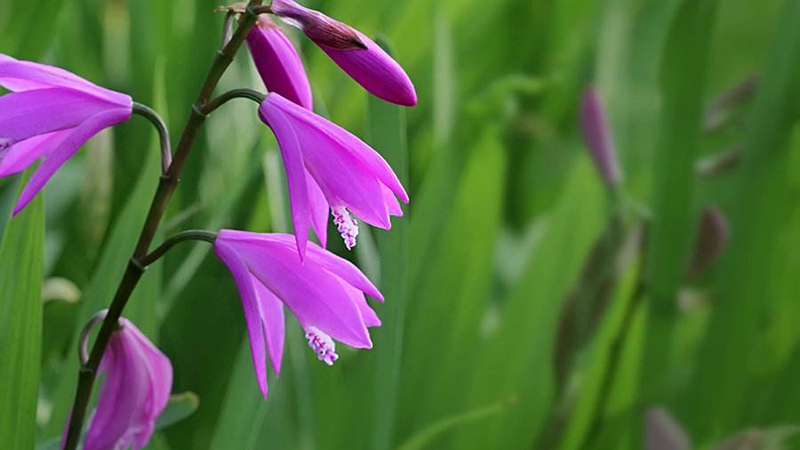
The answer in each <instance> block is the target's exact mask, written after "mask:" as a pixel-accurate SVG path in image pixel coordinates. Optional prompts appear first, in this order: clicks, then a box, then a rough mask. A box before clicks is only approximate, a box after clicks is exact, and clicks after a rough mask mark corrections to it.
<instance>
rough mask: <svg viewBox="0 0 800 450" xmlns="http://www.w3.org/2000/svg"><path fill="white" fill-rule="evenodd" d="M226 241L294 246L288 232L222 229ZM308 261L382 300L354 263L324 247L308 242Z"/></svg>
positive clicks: (380, 295) (381, 295) (266, 245)
mask: <svg viewBox="0 0 800 450" xmlns="http://www.w3.org/2000/svg"><path fill="white" fill-rule="evenodd" d="M223 233H224V238H225V241H226V242H241V243H249V244H250V245H255V246H259V245H261V246H264V247H265V248H266V247H269V246H271V245H275V244H278V245H282V246H284V247H285V248H289V249H291V248H292V247H294V246H295V244H294V239H292V237H291V236H290V235H288V234H282V233H251V232H247V231H236V230H223V231H222V232H220V235H223ZM306 255H307V256H308V261H309V263H311V264H314V265H318V266H319V267H321V268H323V269H325V270H327V271H328V272H330V273H332V274H334V275H336V276H337V277H339V278H341V279H342V281H344V282H346V283H348V284H349V285H351V286H353V287H355V288H357V289H359V290H361V291H363V292H364V293H366V294H368V295H370V296H372V297H374V298H376V299H378V300H380V301H383V294H381V293H380V291H379V290H378V288H376V287H375V285H374V284H373V283H372V282H371V281H370V280H369V278H367V277H366V275H364V274H363V273H362V272H361V271H360V270H359V269H358V267H356V266H355V264H353V263H351V262H350V261H348V260H346V259H344V258H342V257H340V256H337V255H335V254H333V253H331V252H329V251H327V250H325V249H324V248H321V247H319V246H317V245H316V244H314V243H311V244H309V246H308V252H307V253H306Z"/></svg>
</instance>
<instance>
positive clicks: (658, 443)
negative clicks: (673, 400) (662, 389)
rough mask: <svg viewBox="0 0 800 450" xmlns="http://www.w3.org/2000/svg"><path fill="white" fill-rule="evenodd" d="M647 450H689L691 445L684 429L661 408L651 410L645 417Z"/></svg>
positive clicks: (645, 443) (645, 446)
mask: <svg viewBox="0 0 800 450" xmlns="http://www.w3.org/2000/svg"><path fill="white" fill-rule="evenodd" d="M644 448H645V450H689V448H691V443H690V442H689V436H687V435H686V432H685V431H684V430H683V427H682V426H681V425H680V424H679V423H678V422H677V421H676V420H675V419H674V418H673V417H672V416H671V415H670V414H669V412H667V410H665V409H664V408H661V407H656V408H650V409H649V410H648V411H647V413H646V415H645V430H644Z"/></svg>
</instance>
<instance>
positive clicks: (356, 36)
mask: <svg viewBox="0 0 800 450" xmlns="http://www.w3.org/2000/svg"><path fill="white" fill-rule="evenodd" d="M271 8H272V11H273V12H274V13H275V14H276V15H277V16H279V17H281V18H283V19H285V20H287V21H288V22H289V23H291V24H292V25H295V26H297V27H298V28H300V29H301V30H303V32H304V33H305V34H306V36H308V38H309V39H311V40H312V41H314V43H316V44H317V45H318V46H319V47H320V48H321V49H322V50H323V51H324V52H325V53H327V54H328V56H329V57H330V58H331V59H332V60H333V61H334V62H335V63H336V64H337V65H338V66H339V67H341V68H342V70H344V71H345V72H346V73H347V74H348V75H350V77H351V78H352V79H353V80H355V81H356V82H357V83H359V84H360V85H361V86H363V87H364V89H366V90H367V91H369V92H370V93H372V94H373V95H375V96H376V97H379V98H382V99H383V100H386V101H388V102H392V103H396V104H398V105H404V106H414V105H416V104H417V93H416V91H415V90H414V85H413V84H412V83H411V79H410V78H409V77H408V75H407V74H406V72H405V71H404V70H403V68H402V67H400V65H399V64H398V63H397V62H396V61H395V60H394V59H392V57H391V56H389V55H388V54H387V53H386V52H385V51H384V50H383V49H382V48H381V47H380V46H379V45H378V44H376V43H375V42H374V41H372V39H370V38H368V37H367V36H365V35H364V34H362V33H360V32H358V31H357V30H355V29H353V28H352V27H350V26H348V25H346V24H343V23H341V22H339V21H336V20H334V19H331V18H330V17H328V16H326V15H324V14H322V13H321V12H319V11H315V10H313V9H309V8H305V7H303V6H301V5H298V4H297V3H295V2H294V1H292V0H273V2H272V7H271Z"/></svg>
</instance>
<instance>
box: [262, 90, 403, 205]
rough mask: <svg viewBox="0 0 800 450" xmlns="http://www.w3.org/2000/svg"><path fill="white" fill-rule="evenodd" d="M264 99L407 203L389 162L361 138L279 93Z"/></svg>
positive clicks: (401, 186) (400, 184)
mask: <svg viewBox="0 0 800 450" xmlns="http://www.w3.org/2000/svg"><path fill="white" fill-rule="evenodd" d="M266 102H269V103H272V104H273V105H274V106H275V107H276V108H279V109H281V110H282V111H283V112H284V113H286V114H288V115H290V116H291V117H292V118H294V119H296V120H297V121H299V122H302V123H304V124H305V125H306V126H307V127H308V128H310V130H309V131H308V132H307V133H309V134H322V135H324V136H325V137H327V139H328V141H329V145H332V146H333V147H332V148H331V149H330V150H336V151H337V152H342V153H346V154H350V155H351V156H352V157H353V158H355V159H357V160H359V161H361V162H362V163H363V164H364V165H365V166H366V167H367V169H368V170H369V171H370V172H371V173H372V174H373V176H374V177H376V178H377V179H378V180H380V182H381V183H383V184H385V185H386V187H388V188H389V189H390V190H391V191H392V192H394V193H395V194H396V195H397V196H398V197H400V199H401V200H403V201H404V202H405V203H408V194H406V191H405V189H404V188H403V185H402V183H400V180H399V179H398V178H397V175H396V174H395V173H394V171H393V170H392V168H391V166H389V163H387V162H386V160H385V159H384V158H383V157H382V156H381V155H380V154H379V153H378V152H376V151H375V150H374V149H372V147H370V146H369V145H367V144H366V143H365V142H364V141H362V140H361V139H359V138H358V137H356V136H355V135H353V134H351V133H350V132H349V131H347V130H345V129H343V128H341V127H340V126H338V125H336V124H335V123H333V122H331V121H329V120H327V119H325V118H324V117H322V116H319V115H317V114H314V113H313V112H311V111H308V110H306V109H303V108H300V107H298V106H297V105H295V104H294V103H292V102H290V101H288V100H286V99H285V98H282V97H281V96H280V95H277V94H268V95H267V100H266ZM308 128H307V129H308ZM305 148H307V147H304V149H305ZM319 150H324V149H319ZM325 150H326V149H325Z"/></svg>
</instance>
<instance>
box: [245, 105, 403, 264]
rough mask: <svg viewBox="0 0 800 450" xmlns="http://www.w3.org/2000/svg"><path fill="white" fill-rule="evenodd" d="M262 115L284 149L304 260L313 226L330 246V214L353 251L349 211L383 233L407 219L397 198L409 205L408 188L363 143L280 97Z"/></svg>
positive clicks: (262, 109)
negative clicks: (397, 220) (396, 220)
mask: <svg viewBox="0 0 800 450" xmlns="http://www.w3.org/2000/svg"><path fill="white" fill-rule="evenodd" d="M259 116H260V117H261V120H263V121H264V123H266V124H267V125H268V126H269V127H270V128H272V131H273V132H274V133H275V137H276V138H277V139H278V144H279V146H280V148H281V154H282V155H283V164H284V167H285V168H286V179H287V181H288V183H289V194H290V197H291V208H292V222H293V225H294V233H295V236H296V238H297V249H298V251H299V252H300V258H301V259H302V258H303V257H304V255H305V249H306V242H307V241H308V229H309V227H313V229H314V232H315V233H316V235H317V237H318V238H319V240H320V243H321V244H322V246H323V247H325V244H326V228H327V223H328V222H327V217H328V210H329V209H330V211H331V213H332V214H333V218H334V223H335V224H336V226H337V228H338V230H339V233H340V234H341V235H342V237H343V238H344V241H345V244H346V245H347V248H348V249H350V248H352V247H353V246H354V245H356V236H357V235H358V225H357V223H356V221H355V219H353V218H352V217H351V216H350V212H352V213H353V214H355V215H356V216H358V217H360V218H361V219H362V220H364V222H366V223H368V224H370V225H373V226H376V227H379V228H383V229H389V228H391V226H392V224H391V221H390V216H392V215H393V216H402V215H403V210H402V209H401V208H400V204H399V203H398V201H397V199H396V198H395V195H396V196H397V197H399V198H400V199H401V200H403V201H404V202H405V203H408V195H407V194H406V191H405V189H403V186H402V184H401V183H400V180H398V179H397V175H395V173H394V172H393V171H392V168H391V167H389V164H387V163H386V160H384V159H383V157H381V155H380V154H378V152H376V151H375V150H373V149H372V148H370V147H369V146H368V145H367V144H365V143H364V142H363V141H361V140H360V139H358V138H357V137H355V136H353V135H352V134H350V133H348V132H347V131H346V130H343V129H342V128H339V127H338V126H337V125H335V124H333V123H332V122H330V121H328V120H325V119H324V118H322V117H320V116H318V115H316V114H314V113H313V112H311V111H309V110H307V109H304V108H301V107H300V106H297V105H296V104H294V103H292V102H290V101H288V100H286V99H285V98H283V97H281V96H280V95H278V94H276V93H270V94H268V95H267V98H266V99H265V100H264V102H263V103H262V104H261V107H260V108H259Z"/></svg>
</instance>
